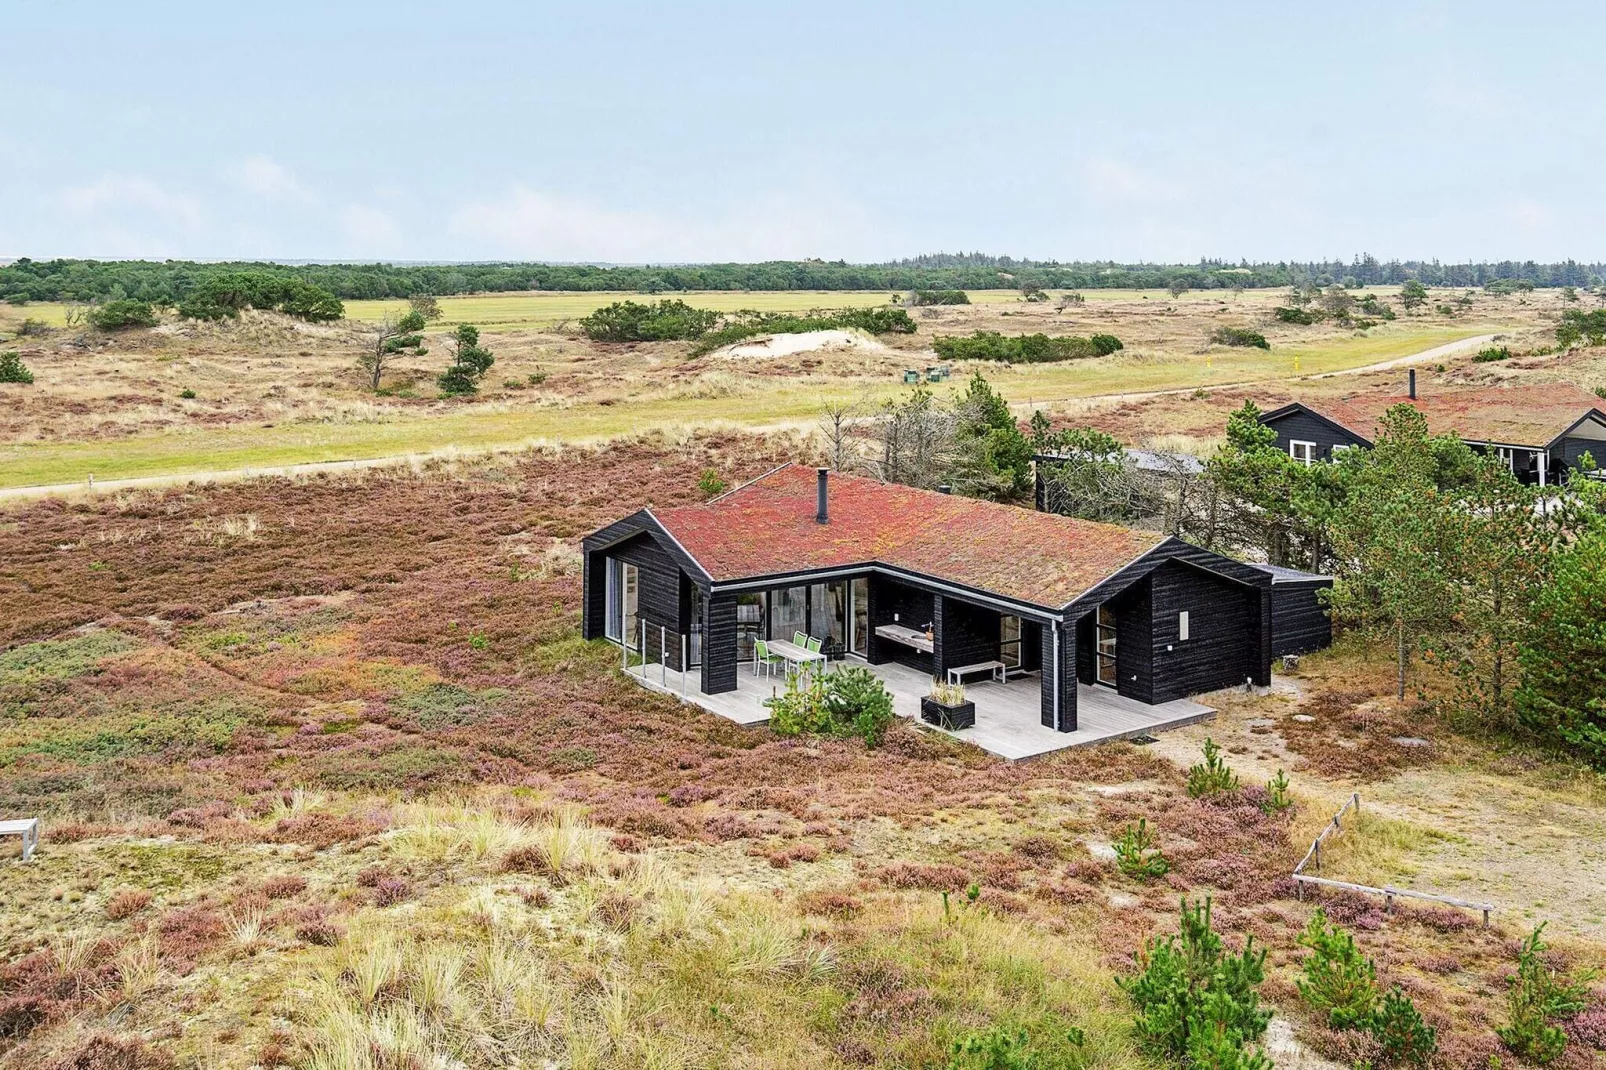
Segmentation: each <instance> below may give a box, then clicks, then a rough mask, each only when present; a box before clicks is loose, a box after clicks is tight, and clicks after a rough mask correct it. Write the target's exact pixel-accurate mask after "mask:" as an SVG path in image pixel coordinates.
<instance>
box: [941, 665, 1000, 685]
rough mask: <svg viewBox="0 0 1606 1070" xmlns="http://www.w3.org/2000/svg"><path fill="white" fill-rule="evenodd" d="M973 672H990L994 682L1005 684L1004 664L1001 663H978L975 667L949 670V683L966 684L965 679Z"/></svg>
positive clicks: (960, 667)
mask: <svg viewBox="0 0 1606 1070" xmlns="http://www.w3.org/2000/svg"><path fill="white" fill-rule="evenodd" d="M973 672H989V673H992V674H993V679H994V680H997V681H998V682H999V683H1003V682H1004V663H1003V662H1001V661H978V662H976V664H974V665H958V666H955V667H954V668H952V669H949V670H948V682H949V683H950V684H962V683H964V682H965V677H966V676H969V675H970V674H971V673H973Z"/></svg>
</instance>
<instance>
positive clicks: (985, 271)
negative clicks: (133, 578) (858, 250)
mask: <svg viewBox="0 0 1606 1070" xmlns="http://www.w3.org/2000/svg"><path fill="white" fill-rule="evenodd" d="M237 272H250V273H255V274H270V275H274V276H276V277H281V278H285V279H299V280H303V281H305V282H307V283H310V284H312V285H313V286H316V287H318V288H320V289H322V290H325V291H327V292H328V293H330V294H332V295H334V296H335V297H338V298H343V299H346V300H356V299H364V298H384V297H411V296H413V295H414V294H434V295H442V296H445V295H452V294H463V293H487V292H490V293H505V292H508V291H514V290H584V291H608V290H614V291H619V292H641V293H664V292H676V291H686V290H884V291H888V292H894V291H901V292H907V291H913V290H1009V289H1021V288H1022V284H1023V283H1029V284H1031V285H1033V286H1036V287H1039V288H1043V289H1055V290H1090V289H1100V288H1116V289H1149V290H1153V289H1169V288H1170V287H1172V286H1173V285H1176V286H1180V287H1181V288H1182V289H1183V290H1189V289H1192V290H1207V289H1209V290H1230V289H1234V288H1262V287H1274V286H1276V287H1280V286H1304V285H1307V284H1310V285H1317V286H1328V285H1331V284H1332V283H1335V282H1338V281H1340V280H1346V281H1353V282H1354V283H1355V284H1356V285H1359V286H1374V285H1400V284H1402V283H1405V282H1407V281H1415V280H1420V281H1422V282H1424V283H1427V284H1428V285H1431V286H1456V287H1466V286H1489V287H1490V288H1491V290H1493V291H1494V292H1499V288H1500V287H1504V286H1508V285H1509V286H1513V287H1515V286H1517V285H1519V284H1520V283H1524V282H1526V283H1528V284H1530V285H1533V286H1574V287H1580V286H1589V285H1592V284H1593V283H1595V282H1597V281H1599V280H1601V279H1603V278H1606V264H1599V263H1595V264H1578V263H1575V262H1573V261H1570V260H1569V261H1565V262H1562V263H1558V264H1536V263H1533V262H1532V261H1529V262H1524V263H1518V262H1515V261H1503V262H1500V263H1484V264H1441V263H1438V262H1434V261H1403V262H1402V261H1390V262H1387V263H1384V262H1380V261H1378V260H1377V259H1375V258H1374V257H1371V256H1359V257H1356V258H1355V259H1354V260H1353V261H1352V262H1351V263H1347V264H1346V263H1344V262H1343V261H1309V262H1304V263H1290V262H1283V263H1260V264H1248V263H1240V264H1230V263H1227V262H1226V261H1222V260H1201V261H1200V262H1199V263H1198V264H1116V263H1112V262H1109V261H1095V262H1073V263H1058V262H1054V261H1033V260H1017V259H1014V258H1012V257H1007V256H988V255H985V254H981V253H960V254H936V255H933V256H921V257H915V258H913V259H909V260H902V261H898V262H896V263H888V264H848V263H845V262H843V261H840V260H838V261H832V262H826V261H822V260H805V261H771V262H767V263H759V264H692V265H683V266H675V267H613V268H606V267H589V266H585V265H575V264H532V263H502V264H439V265H406V264H302V265H295V266H291V265H285V264H266V263H260V262H257V263H251V262H235V263H227V264H200V263H195V262H190V261H180V260H170V261H166V262H163V263H153V262H149V261H115V262H107V261H94V260H49V261H36V260H30V259H28V258H26V257H24V258H22V259H20V260H18V261H17V262H16V263H14V264H10V265H8V266H6V267H0V299H9V300H11V301H14V302H18V303H22V302H26V301H30V300H32V301H72V300H77V301H109V300H115V299H117V298H121V297H132V298H137V299H139V300H142V301H149V302H151V303H152V304H166V305H177V304H179V303H180V302H182V301H184V300H185V299H186V298H187V297H189V296H190V295H191V293H192V292H193V291H194V290H195V289H196V288H197V287H199V286H201V285H202V284H203V283H205V282H206V281H207V280H208V279H210V278H211V277H213V276H216V275H222V274H229V273H237ZM257 307H261V306H257Z"/></svg>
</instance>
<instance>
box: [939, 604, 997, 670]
mask: <svg viewBox="0 0 1606 1070" xmlns="http://www.w3.org/2000/svg"><path fill="white" fill-rule="evenodd" d="M938 602H940V603H941V606H942V620H941V622H940V623H939V625H938V627H937V638H938V640H939V641H940V642H941V644H942V645H941V647H940V655H941V656H940V657H939V658H938V659H937V664H936V666H935V668H936V671H937V673H938V674H941V675H943V676H946V674H947V672H948V670H949V669H952V668H955V667H956V666H959V665H974V664H976V663H977V662H981V661H994V660H997V658H998V620H999V614H998V613H997V612H996V611H995V610H991V609H983V608H982V607H981V606H973V605H970V604H969V603H968V602H961V601H959V600H958V599H955V598H939V599H938Z"/></svg>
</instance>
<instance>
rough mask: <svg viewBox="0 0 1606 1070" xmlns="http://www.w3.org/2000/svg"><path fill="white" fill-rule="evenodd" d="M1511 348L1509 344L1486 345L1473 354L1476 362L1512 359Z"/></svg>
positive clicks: (1488, 362) (1486, 362) (1473, 359)
mask: <svg viewBox="0 0 1606 1070" xmlns="http://www.w3.org/2000/svg"><path fill="white" fill-rule="evenodd" d="M1510 359H1511V348H1510V347H1509V346H1484V347H1483V348H1482V349H1480V350H1478V352H1477V353H1476V354H1475V355H1474V356H1473V358H1472V363H1474V364H1490V363H1492V362H1494V361H1497V360H1510Z"/></svg>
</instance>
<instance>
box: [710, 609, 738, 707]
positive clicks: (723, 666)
mask: <svg viewBox="0 0 1606 1070" xmlns="http://www.w3.org/2000/svg"><path fill="white" fill-rule="evenodd" d="M706 612H707V615H708V619H707V622H706V624H705V627H704V630H703V666H702V676H703V678H702V688H703V694H705V695H718V694H721V693H723V692H726V691H735V690H736V674H737V672H738V671H740V669H741V665H740V663H738V662H737V660H736V596H735V595H734V594H718V593H716V594H713V595H711V596H709V598H708V602H707V610H706Z"/></svg>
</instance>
